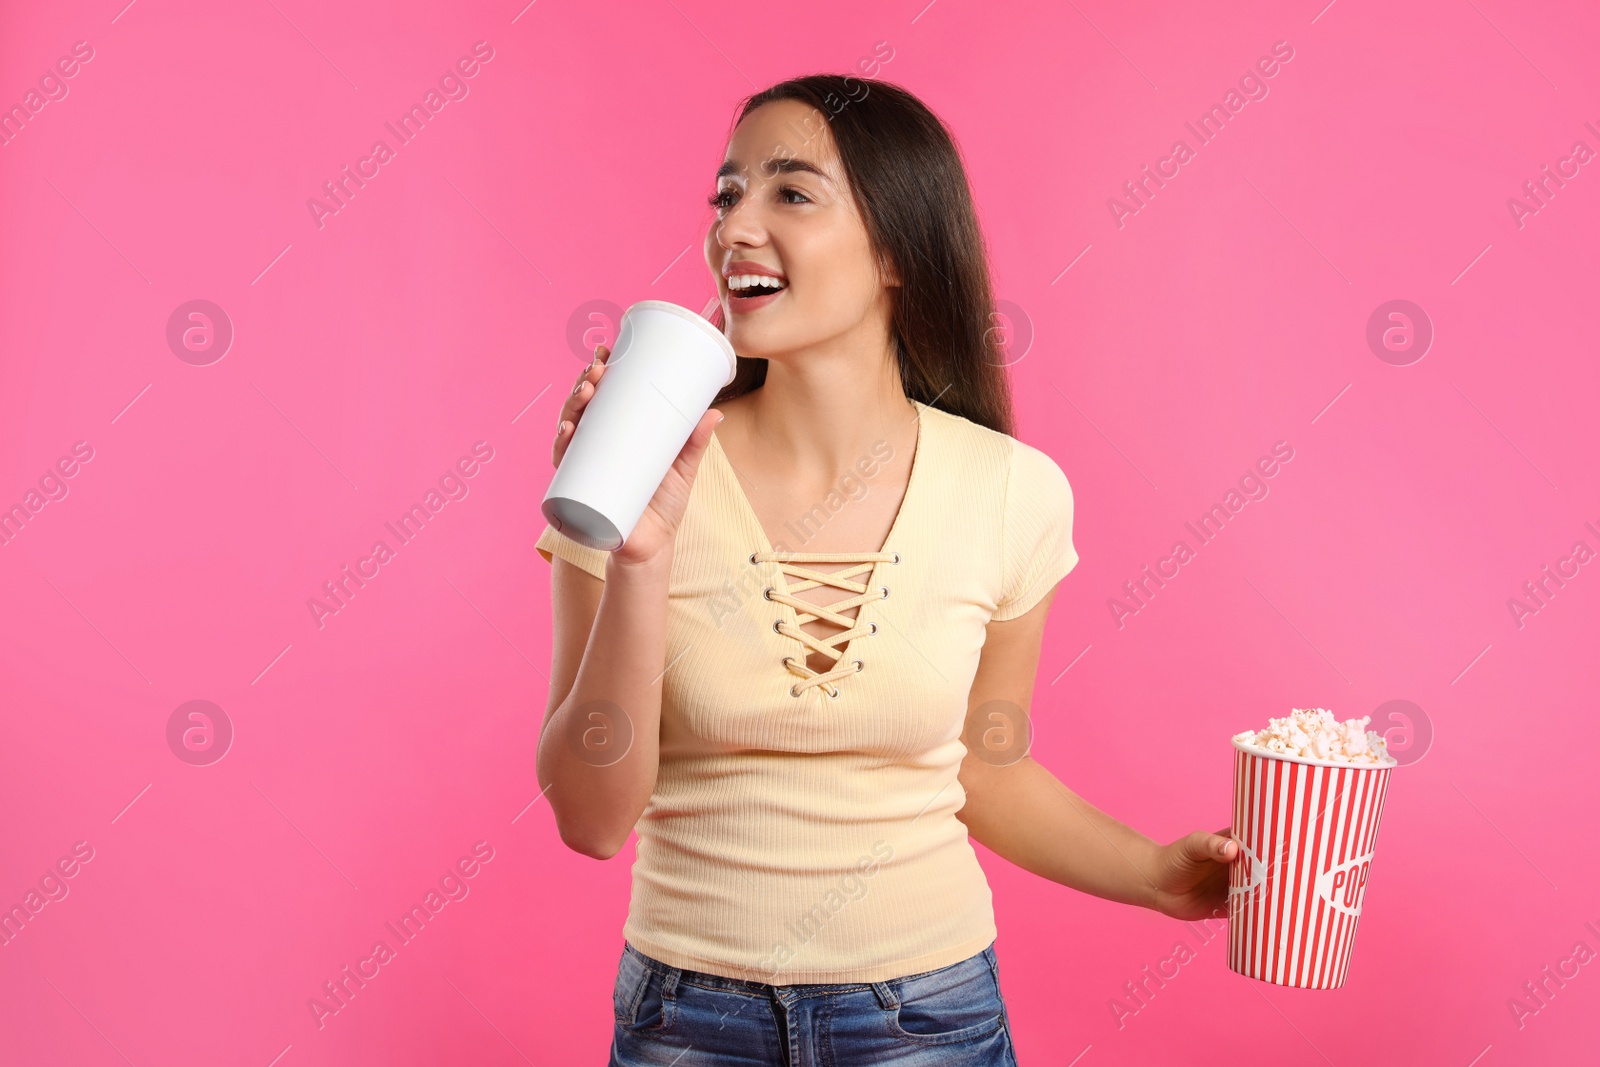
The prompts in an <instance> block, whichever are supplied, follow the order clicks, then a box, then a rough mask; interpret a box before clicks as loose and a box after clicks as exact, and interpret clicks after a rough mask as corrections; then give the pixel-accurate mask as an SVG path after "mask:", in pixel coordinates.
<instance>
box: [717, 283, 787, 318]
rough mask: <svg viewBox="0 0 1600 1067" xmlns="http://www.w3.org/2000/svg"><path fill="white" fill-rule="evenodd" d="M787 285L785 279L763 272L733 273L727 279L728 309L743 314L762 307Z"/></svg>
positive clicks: (770, 301)
mask: <svg viewBox="0 0 1600 1067" xmlns="http://www.w3.org/2000/svg"><path fill="white" fill-rule="evenodd" d="M788 287H789V283H788V281H787V279H784V278H773V277H771V276H770V275H765V274H735V275H733V276H731V277H730V278H729V279H728V310H729V311H733V312H738V313H740V314H743V313H744V312H748V311H755V310H757V309H758V308H764V307H766V306H767V305H768V304H770V303H772V302H773V301H774V300H776V299H778V296H779V295H780V294H781V293H783V291H784V290H786V289H787V288H788Z"/></svg>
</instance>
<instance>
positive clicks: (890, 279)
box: [878, 255, 900, 288]
mask: <svg viewBox="0 0 1600 1067" xmlns="http://www.w3.org/2000/svg"><path fill="white" fill-rule="evenodd" d="M878 277H879V278H880V279H882V281H883V285H884V287H885V288H894V287H896V286H898V285H899V284H900V274H899V272H898V271H896V270H895V269H894V264H893V263H890V262H889V259H888V257H887V256H881V255H880V256H879V257H878Z"/></svg>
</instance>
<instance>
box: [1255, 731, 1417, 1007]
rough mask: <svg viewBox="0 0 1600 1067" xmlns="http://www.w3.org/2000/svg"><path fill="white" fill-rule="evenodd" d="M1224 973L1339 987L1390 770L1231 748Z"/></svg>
mask: <svg viewBox="0 0 1600 1067" xmlns="http://www.w3.org/2000/svg"><path fill="white" fill-rule="evenodd" d="M1233 747H1234V754H1233V838H1234V840H1236V841H1237V842H1238V843H1239V858H1238V859H1236V860H1235V861H1234V863H1233V865H1232V867H1231V868H1230V869H1229V878H1228V967H1229V968H1230V969H1231V970H1234V971H1237V972H1239V973H1240V974H1242V975H1245V976H1247V977H1250V978H1259V979H1260V980H1261V981H1263V982H1274V983H1276V984H1278V985H1287V986H1300V987H1302V988H1305V989H1337V988H1339V987H1340V986H1342V985H1344V977H1345V972H1346V971H1347V970H1348V969H1349V967H1350V949H1351V946H1352V945H1353V944H1354V942H1355V937H1356V922H1357V920H1359V919H1360V918H1361V898H1362V896H1363V895H1364V893H1365V892H1366V887H1367V874H1368V871H1369V870H1370V868H1371V865H1372V852H1373V845H1374V844H1375V842H1376V841H1377V838H1378V820H1379V818H1380V817H1381V816H1382V815H1383V798H1384V793H1385V791H1386V790H1387V789H1388V786H1389V771H1390V769H1391V768H1392V767H1393V766H1394V765H1393V764H1390V765H1387V766H1372V765H1370V764H1352V763H1336V762H1334V761H1332V760H1318V759H1305V758H1301V757H1298V756H1268V755H1264V754H1262V753H1260V752H1258V751H1256V750H1254V749H1249V748H1246V747H1245V746H1244V745H1242V744H1240V743H1239V742H1238V741H1235V742H1234V743H1233Z"/></svg>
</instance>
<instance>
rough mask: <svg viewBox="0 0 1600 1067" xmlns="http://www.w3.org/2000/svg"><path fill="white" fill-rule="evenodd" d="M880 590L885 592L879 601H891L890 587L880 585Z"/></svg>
mask: <svg viewBox="0 0 1600 1067" xmlns="http://www.w3.org/2000/svg"><path fill="white" fill-rule="evenodd" d="M878 588H879V589H882V590H883V596H881V597H879V598H878V599H879V600H888V599H889V587H888V586H886V585H880V586H878Z"/></svg>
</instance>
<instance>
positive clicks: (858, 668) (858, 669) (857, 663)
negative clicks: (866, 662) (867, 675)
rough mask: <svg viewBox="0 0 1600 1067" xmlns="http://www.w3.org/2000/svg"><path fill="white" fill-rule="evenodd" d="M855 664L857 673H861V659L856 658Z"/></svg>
mask: <svg viewBox="0 0 1600 1067" xmlns="http://www.w3.org/2000/svg"><path fill="white" fill-rule="evenodd" d="M855 665H856V673H857V674H860V673H861V661H860V660H856V661H855Z"/></svg>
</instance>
